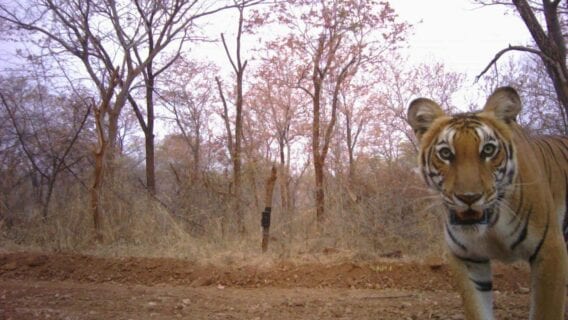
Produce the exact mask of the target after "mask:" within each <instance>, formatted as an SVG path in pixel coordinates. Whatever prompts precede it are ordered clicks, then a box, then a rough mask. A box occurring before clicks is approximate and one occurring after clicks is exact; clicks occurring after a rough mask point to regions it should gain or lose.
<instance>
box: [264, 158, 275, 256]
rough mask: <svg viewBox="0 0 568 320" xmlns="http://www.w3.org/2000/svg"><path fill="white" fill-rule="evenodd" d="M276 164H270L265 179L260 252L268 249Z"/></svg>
mask: <svg viewBox="0 0 568 320" xmlns="http://www.w3.org/2000/svg"><path fill="white" fill-rule="evenodd" d="M276 173H277V172H276V166H274V165H273V166H272V170H271V171H270V176H269V177H268V179H266V190H265V191H266V192H265V197H264V211H263V212H262V219H261V226H262V252H263V253H264V252H266V250H268V243H269V240H270V215H271V213H272V195H273V194H274V185H275V183H276Z"/></svg>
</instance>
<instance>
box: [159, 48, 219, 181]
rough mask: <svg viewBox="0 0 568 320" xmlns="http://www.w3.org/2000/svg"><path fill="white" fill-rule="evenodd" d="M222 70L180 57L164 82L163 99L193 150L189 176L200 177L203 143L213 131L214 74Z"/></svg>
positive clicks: (192, 177) (161, 92) (193, 178)
mask: <svg viewBox="0 0 568 320" xmlns="http://www.w3.org/2000/svg"><path fill="white" fill-rule="evenodd" d="M217 72H218V69H217V68H216V67H214V66H213V65H211V64H205V63H198V62H195V61H192V60H189V59H188V58H186V57H183V56H182V57H180V58H178V60H177V63H176V68H172V69H171V70H168V71H167V72H166V77H164V79H163V80H162V81H161V83H162V88H161V89H160V91H159V92H160V98H161V101H162V102H163V104H164V106H165V108H166V109H167V110H168V111H169V112H170V113H171V114H172V115H173V121H174V122H175V124H176V125H177V128H178V129H179V131H180V132H181V136H182V137H183V140H184V141H185V143H186V145H187V147H188V148H189V151H190V153H191V160H192V161H191V164H192V167H191V168H190V172H189V176H190V178H191V180H192V181H196V180H199V178H200V175H201V174H200V172H201V171H202V170H203V166H202V158H203V156H202V147H203V146H202V145H203V141H204V139H206V138H207V134H208V132H209V123H211V117H212V113H213V110H212V107H211V106H212V105H213V102H214V94H215V93H214V91H215V84H214V83H213V82H214V80H213V78H212V77H210V75H212V74H216V73H217Z"/></svg>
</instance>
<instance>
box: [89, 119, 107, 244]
mask: <svg viewBox="0 0 568 320" xmlns="http://www.w3.org/2000/svg"><path fill="white" fill-rule="evenodd" d="M101 117H102V115H101V110H100V109H99V108H96V109H95V126H96V131H97V140H98V143H97V148H96V149H95V151H94V157H95V168H94V171H93V186H92V188H91V210H92V214H93V226H94V230H95V241H96V242H98V243H101V242H102V241H103V233H102V210H101V191H102V185H103V174H104V159H105V155H106V151H107V142H106V139H105V137H104V132H103V127H102V126H103V122H102V119H101Z"/></svg>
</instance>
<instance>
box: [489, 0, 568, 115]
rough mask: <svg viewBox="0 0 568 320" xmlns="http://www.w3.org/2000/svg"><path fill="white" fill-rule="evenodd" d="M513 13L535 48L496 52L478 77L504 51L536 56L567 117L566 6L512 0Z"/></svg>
mask: <svg viewBox="0 0 568 320" xmlns="http://www.w3.org/2000/svg"><path fill="white" fill-rule="evenodd" d="M478 2H479V3H481V4H484V5H489V4H502V5H508V6H510V5H511V4H510V3H509V2H504V1H500V0H493V1H478ZM512 2H513V3H512V5H513V6H514V8H515V10H516V11H517V13H518V14H519V15H520V17H521V19H522V20H523V22H524V23H525V25H526V26H527V29H528V30H529V32H530V34H531V36H532V38H533V40H534V43H535V45H536V47H531V46H519V45H516V46H509V47H508V48H505V49H503V50H501V51H499V52H498V53H497V54H496V55H495V58H493V60H492V61H491V62H490V63H489V65H488V66H487V67H486V68H485V69H484V70H483V71H482V72H481V73H480V74H479V76H478V78H479V77H481V76H482V75H483V74H484V73H485V72H487V70H489V68H490V67H491V66H492V65H493V64H494V63H495V62H496V61H497V60H499V58H500V57H501V56H502V55H503V54H505V53H506V52H508V51H513V50H517V51H525V52H529V53H533V54H536V55H538V56H539V57H540V59H541V60H542V63H543V64H544V66H545V68H546V72H547V73H548V76H549V77H550V79H551V80H552V83H553V85H554V89H555V91H556V95H557V97H558V100H559V101H560V102H561V104H562V106H563V108H564V113H563V114H564V116H565V115H566V114H568V68H567V66H566V58H567V55H566V37H567V34H566V33H567V32H568V18H567V17H568V2H566V1H561V0H554V1H552V0H542V2H541V3H539V2H538V1H534V0H513V1H512Z"/></svg>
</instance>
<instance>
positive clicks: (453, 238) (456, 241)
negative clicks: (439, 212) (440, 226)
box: [446, 223, 467, 251]
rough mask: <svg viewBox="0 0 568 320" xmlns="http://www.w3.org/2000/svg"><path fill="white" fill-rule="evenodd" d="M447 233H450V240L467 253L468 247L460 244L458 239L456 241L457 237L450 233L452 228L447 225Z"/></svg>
mask: <svg viewBox="0 0 568 320" xmlns="http://www.w3.org/2000/svg"><path fill="white" fill-rule="evenodd" d="M446 232H447V233H448V235H449V236H450V239H451V240H452V241H453V242H454V243H455V244H456V245H457V246H458V247H460V248H461V249H462V250H463V251H467V248H466V246H465V245H464V244H463V243H461V242H459V241H458V239H456V237H455V236H454V234H453V233H452V232H451V231H450V227H449V226H448V224H447V223H446Z"/></svg>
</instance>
